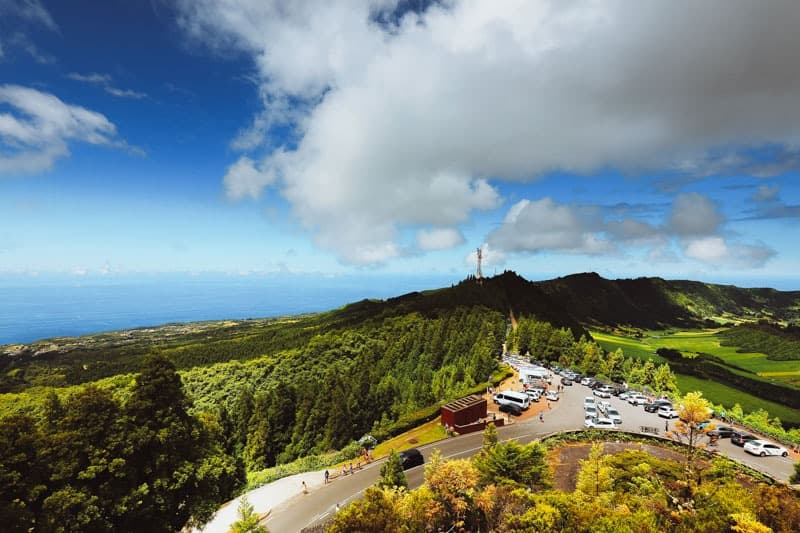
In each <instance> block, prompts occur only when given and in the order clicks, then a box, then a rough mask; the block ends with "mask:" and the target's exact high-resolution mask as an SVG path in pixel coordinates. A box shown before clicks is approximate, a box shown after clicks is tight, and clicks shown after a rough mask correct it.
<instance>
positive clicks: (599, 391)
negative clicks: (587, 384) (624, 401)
mask: <svg viewBox="0 0 800 533" xmlns="http://www.w3.org/2000/svg"><path fill="white" fill-rule="evenodd" d="M592 394H594V395H595V396H597V397H598V398H611V393H610V392H608V391H607V390H605V389H595V390H593V391H592Z"/></svg>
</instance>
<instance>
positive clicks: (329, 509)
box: [265, 385, 794, 532]
mask: <svg viewBox="0 0 800 533" xmlns="http://www.w3.org/2000/svg"><path fill="white" fill-rule="evenodd" d="M590 395H591V391H590V390H589V388H588V387H584V386H581V385H574V386H572V387H565V390H564V392H563V393H562V397H561V400H560V401H558V402H553V404H552V409H550V410H549V411H547V412H545V414H544V422H540V421H539V420H538V419H530V420H527V421H525V422H518V423H513V424H510V425H509V426H506V427H501V428H498V436H499V438H500V440H509V439H515V440H517V441H519V442H520V443H523V444H524V443H527V442H530V441H532V440H534V439H536V438H541V437H542V436H545V435H547V434H550V433H554V432H559V431H567V430H575V429H582V428H583V420H584V418H583V398H584V397H586V396H590ZM597 400H598V401H600V398H597ZM607 401H609V402H611V404H612V405H613V406H614V407H616V408H617V409H618V410H619V412H620V414H621V416H622V424H621V425H620V429H622V430H624V431H629V432H632V433H638V432H640V428H641V426H650V427H656V428H658V429H659V434H661V435H663V433H664V424H665V420H664V419H663V418H659V417H658V415H656V414H654V413H647V412H645V411H644V409H643V408H642V407H641V406H632V405H629V404H628V403H627V402H625V401H623V400H620V399H619V398H614V397H612V398H611V399H609V400H607ZM670 425H672V423H670ZM482 440H483V435H482V433H481V432H478V433H472V434H469V435H463V436H460V437H455V438H451V439H447V440H443V441H439V442H435V443H433V444H429V445H427V446H421V447H420V450H422V453H423V455H424V456H425V458H426V461H427V459H428V457H430V455H431V453H433V451H434V450H437V449H438V450H440V451H441V453H442V456H443V457H445V458H464V457H471V456H472V455H474V454H475V453H476V452H477V451H478V450H479V449H480V447H481V443H482ZM717 448H718V451H719V452H720V453H723V454H725V455H727V456H729V457H731V458H732V459H735V460H736V461H738V462H740V463H744V464H746V465H747V466H750V467H751V468H753V469H755V470H758V471H760V472H764V473H765V474H768V475H770V476H772V477H773V478H775V479H778V480H780V481H783V482H786V481H787V480H788V479H789V476H790V475H791V473H792V472H793V470H794V468H793V461H792V460H791V459H790V458H783V457H754V456H751V455H749V454H748V453H746V452H745V451H744V450H743V449H742V448H739V447H737V446H734V445H733V444H731V443H730V439H720V441H719V444H718V446H717ZM382 463H383V461H376V462H374V463H372V464H370V465H369V466H367V467H365V468H364V469H363V470H360V471H358V472H356V473H355V474H354V475H351V476H344V477H339V478H337V479H335V480H334V481H333V482H331V483H329V484H327V485H321V486H320V487H319V488H317V489H315V490H312V491H311V492H310V493H309V494H305V495H303V494H298V495H297V496H295V497H293V498H290V499H288V500H286V501H285V502H284V503H282V504H280V505H279V506H277V507H276V508H274V509H273V510H272V512H271V513H270V515H269V517H268V518H267V520H266V522H265V524H266V526H267V527H268V528H269V529H270V531H280V532H295V531H300V530H302V529H304V528H306V527H310V526H314V525H318V524H321V523H324V522H327V521H328V520H329V519H330V516H331V514H332V513H335V512H336V505H337V504H338V505H339V506H341V507H344V506H345V505H347V504H348V503H350V502H351V501H352V500H354V499H357V498H359V497H361V494H362V493H363V491H364V489H366V488H367V487H369V486H371V485H373V484H374V483H375V482H376V481H377V480H378V478H379V477H380V466H381V464H382ZM406 476H407V478H408V482H409V487H410V488H415V487H418V486H420V485H421V484H422V482H423V481H424V479H423V476H424V468H423V467H421V466H419V467H416V468H413V469H410V470H407V471H406Z"/></svg>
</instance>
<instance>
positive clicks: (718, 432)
mask: <svg viewBox="0 0 800 533" xmlns="http://www.w3.org/2000/svg"><path fill="white" fill-rule="evenodd" d="M733 432H734V429H733V428H732V427H730V426H717V427H715V428H714V429H712V430H711V431H709V432H708V436H709V437H717V438H720V439H727V438H729V437H730V436H731V434H732V433H733Z"/></svg>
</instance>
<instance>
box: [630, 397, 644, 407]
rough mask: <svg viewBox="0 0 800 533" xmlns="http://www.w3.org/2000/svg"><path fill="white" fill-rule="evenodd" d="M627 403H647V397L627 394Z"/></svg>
mask: <svg viewBox="0 0 800 533" xmlns="http://www.w3.org/2000/svg"><path fill="white" fill-rule="evenodd" d="M628 403H629V404H631V405H644V404H646V403H647V398H645V397H644V396H641V395H638V396H637V395H634V396H628Z"/></svg>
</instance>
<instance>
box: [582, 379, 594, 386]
mask: <svg viewBox="0 0 800 533" xmlns="http://www.w3.org/2000/svg"><path fill="white" fill-rule="evenodd" d="M592 381H594V380H592V378H583V379H582V380H581V385H591V384H592Z"/></svg>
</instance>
